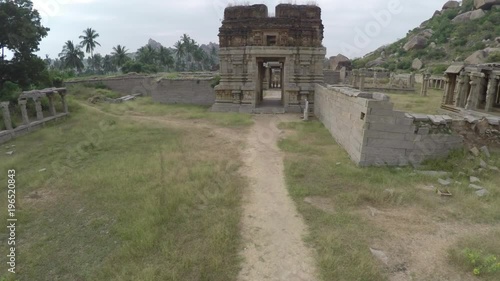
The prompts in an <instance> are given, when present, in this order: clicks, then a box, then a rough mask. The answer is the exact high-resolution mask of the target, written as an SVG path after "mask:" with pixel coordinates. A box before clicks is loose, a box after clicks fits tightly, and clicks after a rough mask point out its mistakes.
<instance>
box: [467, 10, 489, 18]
mask: <svg viewBox="0 0 500 281" xmlns="http://www.w3.org/2000/svg"><path fill="white" fill-rule="evenodd" d="M484 16H486V13H485V12H484V11H483V10H481V9H480V10H475V11H472V13H471V14H470V20H477V19H480V18H482V17H484Z"/></svg>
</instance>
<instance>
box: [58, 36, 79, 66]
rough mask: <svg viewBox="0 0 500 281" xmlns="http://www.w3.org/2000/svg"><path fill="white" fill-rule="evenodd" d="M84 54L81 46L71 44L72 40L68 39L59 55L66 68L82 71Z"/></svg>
mask: <svg viewBox="0 0 500 281" xmlns="http://www.w3.org/2000/svg"><path fill="white" fill-rule="evenodd" d="M84 56H85V54H84V53H83V51H82V49H81V47H80V46H79V45H76V46H75V44H73V41H71V40H68V41H67V42H66V43H65V44H64V46H63V50H62V52H61V53H60V54H59V57H60V58H61V60H62V61H63V66H64V68H66V69H76V70H77V71H78V72H82V70H83V68H84V65H83V57H84Z"/></svg>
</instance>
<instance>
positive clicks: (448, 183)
mask: <svg viewBox="0 0 500 281" xmlns="http://www.w3.org/2000/svg"><path fill="white" fill-rule="evenodd" d="M438 182H439V184H440V185H443V186H449V185H450V184H451V182H452V180H450V179H447V180H443V179H438Z"/></svg>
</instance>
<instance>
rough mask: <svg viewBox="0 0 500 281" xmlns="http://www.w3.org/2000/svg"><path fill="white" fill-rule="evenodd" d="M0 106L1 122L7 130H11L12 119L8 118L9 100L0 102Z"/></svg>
mask: <svg viewBox="0 0 500 281" xmlns="http://www.w3.org/2000/svg"><path fill="white" fill-rule="evenodd" d="M0 108H2V115H3V123H4V124H5V128H6V129H7V130H12V129H13V128H12V119H11V118H10V110H9V102H8V101H5V102H0Z"/></svg>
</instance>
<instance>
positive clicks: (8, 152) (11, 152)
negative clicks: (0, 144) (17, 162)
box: [5, 151, 14, 155]
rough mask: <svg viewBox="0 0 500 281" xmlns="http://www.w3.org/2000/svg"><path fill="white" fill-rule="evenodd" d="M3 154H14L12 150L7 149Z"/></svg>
mask: <svg viewBox="0 0 500 281" xmlns="http://www.w3.org/2000/svg"><path fill="white" fill-rule="evenodd" d="M5 154H7V155H12V154H14V151H7V152H5Z"/></svg>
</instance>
